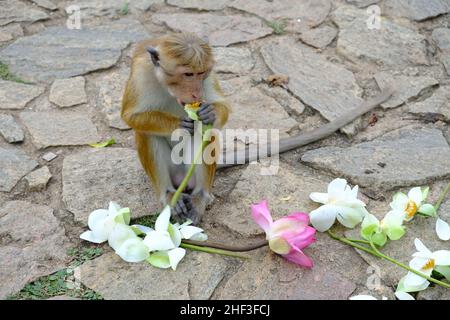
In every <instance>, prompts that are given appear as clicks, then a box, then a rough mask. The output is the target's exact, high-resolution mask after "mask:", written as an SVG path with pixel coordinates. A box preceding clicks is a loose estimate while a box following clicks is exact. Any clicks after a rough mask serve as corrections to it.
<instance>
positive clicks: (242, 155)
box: [217, 86, 395, 168]
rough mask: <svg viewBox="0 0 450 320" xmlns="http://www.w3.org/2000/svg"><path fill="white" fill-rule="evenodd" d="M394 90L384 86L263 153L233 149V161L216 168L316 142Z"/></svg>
mask: <svg viewBox="0 0 450 320" xmlns="http://www.w3.org/2000/svg"><path fill="white" fill-rule="evenodd" d="M394 92H395V90H394V88H393V86H389V87H387V88H384V89H383V90H382V92H381V93H380V94H378V95H377V96H375V97H373V98H371V99H370V100H368V101H365V102H363V103H362V104H361V106H359V107H358V108H355V110H351V111H348V112H346V113H344V114H343V115H341V116H340V117H338V118H336V119H334V120H333V121H331V122H329V123H327V124H325V125H323V126H321V127H320V128H317V129H314V130H311V131H309V132H302V133H300V134H299V135H297V136H294V137H289V138H284V139H281V140H280V141H279V147H278V148H277V147H276V146H274V148H272V146H271V145H270V144H268V145H267V148H263V150H267V153H266V154H264V155H259V156H258V150H256V152H254V150H253V152H252V149H250V148H249V147H248V146H247V147H246V148H245V149H243V150H239V151H233V153H234V156H233V158H232V159H234V161H233V163H221V164H218V165H217V168H225V167H231V166H235V165H239V164H245V163H250V162H252V161H256V160H259V159H263V158H267V157H270V156H272V155H274V154H279V153H283V152H286V151H289V150H292V149H296V148H299V147H301V146H304V145H307V144H309V143H312V142H316V141H319V140H321V139H323V138H326V137H328V136H330V135H331V134H333V133H334V132H336V131H338V130H339V129H341V128H342V127H344V126H345V125H347V124H349V123H350V122H352V121H353V120H355V119H357V118H359V117H360V116H362V115H363V114H365V113H366V112H369V111H370V110H372V109H374V108H375V107H377V106H378V105H379V104H381V103H383V102H384V101H386V100H387V99H388V98H389V97H390V96H392V94H393V93H394ZM222 159H228V158H227V155H226V152H224V154H223V157H222Z"/></svg>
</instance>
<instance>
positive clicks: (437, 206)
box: [434, 182, 450, 212]
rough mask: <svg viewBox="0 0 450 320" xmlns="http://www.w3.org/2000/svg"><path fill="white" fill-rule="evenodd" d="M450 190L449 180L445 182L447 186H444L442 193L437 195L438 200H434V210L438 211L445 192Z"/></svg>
mask: <svg viewBox="0 0 450 320" xmlns="http://www.w3.org/2000/svg"><path fill="white" fill-rule="evenodd" d="M449 191H450V182H449V183H448V184H447V186H446V187H445V188H444V190H443V191H442V193H441V194H440V196H439V199H438V201H437V202H436V204H435V205H434V208H435V209H436V212H438V210H439V207H440V206H441V204H442V202H443V201H444V199H445V196H446V195H447V193H448V192H449Z"/></svg>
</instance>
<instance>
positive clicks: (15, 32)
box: [1, 23, 23, 38]
mask: <svg viewBox="0 0 450 320" xmlns="http://www.w3.org/2000/svg"><path fill="white" fill-rule="evenodd" d="M1 30H2V31H3V32H6V33H9V34H10V35H12V36H13V37H14V38H17V37H22V36H23V28H22V26H21V25H20V23H10V24H7V25H6V26H2V27H1Z"/></svg>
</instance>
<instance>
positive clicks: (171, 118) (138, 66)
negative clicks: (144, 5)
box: [121, 32, 230, 224]
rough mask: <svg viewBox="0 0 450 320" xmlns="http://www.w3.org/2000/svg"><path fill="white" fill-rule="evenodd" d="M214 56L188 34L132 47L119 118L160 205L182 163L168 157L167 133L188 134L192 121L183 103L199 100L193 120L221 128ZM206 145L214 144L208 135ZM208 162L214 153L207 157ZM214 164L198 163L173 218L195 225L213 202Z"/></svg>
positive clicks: (222, 107) (224, 108)
mask: <svg viewBox="0 0 450 320" xmlns="http://www.w3.org/2000/svg"><path fill="white" fill-rule="evenodd" d="M213 65H214V57H213V54H212V49H211V47H210V46H209V44H208V42H207V40H205V39H201V38H200V37H198V36H196V35H194V34H193V33H188V32H182V33H172V34H168V35H165V36H162V37H159V38H155V39H150V40H144V41H141V42H139V43H137V44H136V47H135V50H134V54H133V57H132V62H131V71H130V76H129V78H128V81H127V83H126V86H125V91H124V94H123V98H122V108H121V117H122V119H123V121H124V122H125V123H126V124H127V125H128V126H130V127H131V128H132V129H133V130H134V133H135V141H136V148H137V152H138V157H139V160H140V162H141V164H142V167H143V168H144V171H145V172H146V174H147V175H148V176H149V178H150V181H151V182H152V185H153V187H154V190H155V192H156V193H157V197H158V199H159V201H160V202H161V203H162V205H164V206H165V205H167V204H168V203H170V201H171V199H172V196H173V194H174V193H175V191H176V189H177V188H178V187H179V186H180V184H181V181H182V180H183V178H184V177H185V175H186V172H187V168H188V165H187V164H184V163H182V164H176V163H174V161H173V160H172V157H171V153H172V149H173V147H174V142H173V141H171V136H172V133H174V131H175V130H177V129H183V130H184V131H185V132H186V133H187V134H189V135H193V134H194V130H195V128H194V121H193V120H191V119H190V118H188V117H187V116H186V113H185V112H184V109H183V106H184V105H185V104H190V103H196V102H201V106H200V109H199V110H198V112H197V114H198V118H199V121H201V122H202V124H204V125H213V128H216V129H220V128H222V127H223V126H224V125H225V123H226V122H227V120H228V115H229V112H230V106H229V104H228V102H227V101H226V99H225V98H224V94H223V92H222V90H221V88H220V85H219V82H218V80H217V79H216V76H215V74H214V72H213V70H212V69H213ZM210 143H217V141H215V138H214V137H212V139H211V142H210ZM212 156H213V158H214V159H215V157H216V156H217V157H218V154H212ZM215 170H216V163H215V162H213V163H209V164H207V163H202V164H201V165H198V167H197V170H196V171H195V174H194V175H193V176H192V178H191V179H190V180H189V182H188V185H187V187H186V188H185V190H183V191H182V194H181V196H180V198H179V200H178V202H177V203H176V205H175V207H174V208H172V209H173V210H172V215H173V217H174V218H175V219H176V220H178V221H180V222H184V221H185V220H187V219H190V220H191V221H192V222H193V223H194V224H197V223H198V222H199V221H200V219H201V216H202V215H203V213H204V211H205V208H206V206H207V205H208V204H209V203H211V201H212V200H213V195H212V191H211V188H212V184H213V181H214V176H215Z"/></svg>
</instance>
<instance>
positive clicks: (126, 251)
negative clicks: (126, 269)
mask: <svg viewBox="0 0 450 320" xmlns="http://www.w3.org/2000/svg"><path fill="white" fill-rule="evenodd" d="M116 253H117V254H118V255H119V256H120V257H121V258H122V259H123V260H125V261H127V262H141V261H144V260H147V259H148V257H149V252H148V248H147V246H146V245H145V244H144V242H143V241H142V239H141V238H139V237H138V236H135V237H132V238H129V239H127V240H126V241H125V242H124V243H122V245H121V246H120V247H119V249H118V250H117V251H116Z"/></svg>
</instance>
